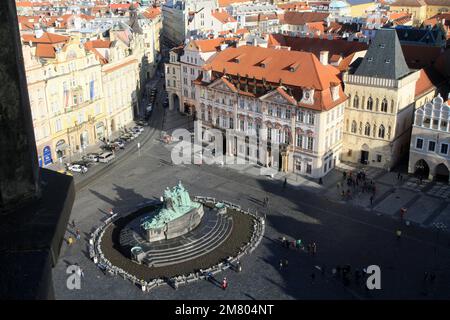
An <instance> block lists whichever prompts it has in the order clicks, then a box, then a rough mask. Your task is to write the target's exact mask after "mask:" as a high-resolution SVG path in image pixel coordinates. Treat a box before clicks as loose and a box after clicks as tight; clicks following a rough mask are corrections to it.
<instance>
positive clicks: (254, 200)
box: [247, 197, 265, 207]
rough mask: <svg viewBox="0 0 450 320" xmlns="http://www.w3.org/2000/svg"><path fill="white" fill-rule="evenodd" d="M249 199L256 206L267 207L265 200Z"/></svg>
mask: <svg viewBox="0 0 450 320" xmlns="http://www.w3.org/2000/svg"><path fill="white" fill-rule="evenodd" d="M247 199H248V200H249V201H250V202H253V203H255V204H257V205H259V206H261V207H265V205H264V201H263V200H260V199H256V198H253V197H248V198H247Z"/></svg>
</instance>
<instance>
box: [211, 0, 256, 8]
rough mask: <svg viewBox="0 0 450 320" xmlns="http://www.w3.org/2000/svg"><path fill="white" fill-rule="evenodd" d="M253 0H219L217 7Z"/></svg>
mask: <svg viewBox="0 0 450 320" xmlns="http://www.w3.org/2000/svg"><path fill="white" fill-rule="evenodd" d="M252 1H253V0H219V7H228V6H229V5H231V4H233V3H243V2H252Z"/></svg>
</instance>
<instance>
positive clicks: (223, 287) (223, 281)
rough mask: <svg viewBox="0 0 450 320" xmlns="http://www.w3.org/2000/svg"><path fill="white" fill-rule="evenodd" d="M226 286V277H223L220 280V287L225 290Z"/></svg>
mask: <svg viewBox="0 0 450 320" xmlns="http://www.w3.org/2000/svg"><path fill="white" fill-rule="evenodd" d="M227 287H228V281H227V278H226V277H224V278H223V280H222V289H223V290H226V289H227Z"/></svg>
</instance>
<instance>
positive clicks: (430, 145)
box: [428, 141, 436, 151]
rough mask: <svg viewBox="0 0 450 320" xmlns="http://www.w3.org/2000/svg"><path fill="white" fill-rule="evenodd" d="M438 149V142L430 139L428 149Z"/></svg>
mask: <svg viewBox="0 0 450 320" xmlns="http://www.w3.org/2000/svg"><path fill="white" fill-rule="evenodd" d="M435 149H436V142H434V141H428V151H434V150H435Z"/></svg>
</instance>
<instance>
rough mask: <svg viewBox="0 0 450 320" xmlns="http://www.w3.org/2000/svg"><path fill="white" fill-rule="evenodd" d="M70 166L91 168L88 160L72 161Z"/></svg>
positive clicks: (90, 162)
mask: <svg viewBox="0 0 450 320" xmlns="http://www.w3.org/2000/svg"><path fill="white" fill-rule="evenodd" d="M72 164H78V165H80V166H84V167H87V168H88V167H90V166H92V161H89V160H78V161H74V162H72Z"/></svg>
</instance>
